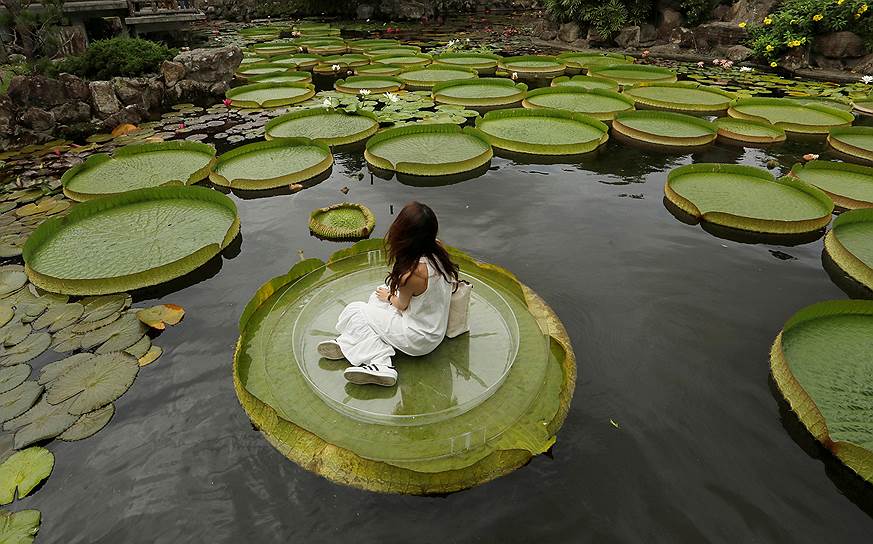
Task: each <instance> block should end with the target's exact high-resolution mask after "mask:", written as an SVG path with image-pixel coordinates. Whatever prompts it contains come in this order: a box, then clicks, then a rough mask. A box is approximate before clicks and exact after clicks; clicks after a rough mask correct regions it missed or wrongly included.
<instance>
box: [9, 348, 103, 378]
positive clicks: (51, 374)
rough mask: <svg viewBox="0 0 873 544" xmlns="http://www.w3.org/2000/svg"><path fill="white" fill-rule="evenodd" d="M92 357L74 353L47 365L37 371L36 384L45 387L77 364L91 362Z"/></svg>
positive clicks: (91, 354) (89, 354)
mask: <svg viewBox="0 0 873 544" xmlns="http://www.w3.org/2000/svg"><path fill="white" fill-rule="evenodd" d="M94 357H96V356H95V355H94V354H93V353H76V354H75V355H70V356H69V357H65V358H63V359H61V360H60V361H55V362H53V363H49V364H47V365H45V366H44V367H42V370H40V371H39V378H38V379H37V383H41V384H42V385H47V384H49V383H51V382H53V381H54V380H56V379H58V378H60V377H61V376H62V375H63V374H65V373H66V372H67V371H68V370H70V369H71V368H73V367H74V366H76V365H78V364H79V363H82V362H85V361H88V360H91V359H93V358H94ZM12 368H14V367H12Z"/></svg>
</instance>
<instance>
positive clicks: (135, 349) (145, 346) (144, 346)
mask: <svg viewBox="0 0 873 544" xmlns="http://www.w3.org/2000/svg"><path fill="white" fill-rule="evenodd" d="M151 347H152V340H151V338H149V335H145V336H143V337H142V338H140V339H139V341H138V342H137V343H136V344H134V345H132V346H130V347H129V348H127V349H125V350H124V352H125V353H130V354H131V355H133V356H134V357H136V358H137V359H139V358H140V357H142V356H143V355H145V354H146V353H148V351H149V348H151ZM140 366H141V365H140Z"/></svg>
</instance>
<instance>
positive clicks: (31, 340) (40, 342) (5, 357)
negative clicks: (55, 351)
mask: <svg viewBox="0 0 873 544" xmlns="http://www.w3.org/2000/svg"><path fill="white" fill-rule="evenodd" d="M51 343H52V337H51V335H50V334H49V333H47V332H38V333H34V334H30V335H28V336H27V338H25V339H24V340H22V341H21V342H19V343H18V344H16V345H14V346H12V347H11V348H7V349H5V350H3V351H2V354H0V355H2V356H0V365H2V366H12V365H18V364H21V363H26V362H27V361H30V360H31V359H35V358H36V357H39V356H40V355H42V353H43V352H44V351H45V350H47V349H48V348H49V346H50V345H51Z"/></svg>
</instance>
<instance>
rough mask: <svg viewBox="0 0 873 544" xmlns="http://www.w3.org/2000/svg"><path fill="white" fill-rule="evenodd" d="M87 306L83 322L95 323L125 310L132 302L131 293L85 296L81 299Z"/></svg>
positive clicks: (81, 302)
mask: <svg viewBox="0 0 873 544" xmlns="http://www.w3.org/2000/svg"><path fill="white" fill-rule="evenodd" d="M79 302H80V304H82V305H83V306H84V307H85V311H84V314H83V317H82V323H93V322H94V321H100V320H102V319H105V318H107V317H109V316H110V315H112V314H114V313H116V312H119V311H121V310H124V309H125V308H127V307H128V306H130V303H131V297H130V295H124V294H122V295H101V296H96V297H85V298H83V299H82V300H80V301H79Z"/></svg>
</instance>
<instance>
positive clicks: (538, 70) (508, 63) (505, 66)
mask: <svg viewBox="0 0 873 544" xmlns="http://www.w3.org/2000/svg"><path fill="white" fill-rule="evenodd" d="M525 61H542V62H550V63H552V64H553V65H552V66H540V67H532V66H525V67H518V66H516V67H515V68H513V67H512V65H513V63H518V62H525ZM497 67H498V68H500V69H501V70H506V71H508V72H517V73H521V74H535V75H548V74H556V75H560V74H563V73H564V70H566V69H567V65H566V64H565V63H564V62H563V61H561V60H559V59H558V57H553V56H549V55H519V56H516V57H503V59H501V60H500V61H498V62H497Z"/></svg>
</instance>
